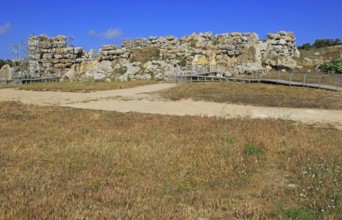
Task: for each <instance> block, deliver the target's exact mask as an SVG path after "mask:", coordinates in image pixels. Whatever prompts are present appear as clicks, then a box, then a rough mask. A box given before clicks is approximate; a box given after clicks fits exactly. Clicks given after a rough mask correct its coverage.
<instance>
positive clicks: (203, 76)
mask: <svg viewBox="0 0 342 220" xmlns="http://www.w3.org/2000/svg"><path fill="white" fill-rule="evenodd" d="M261 76H262V75H261V74H258V75H257V76H253V75H251V76H250V77H233V76H230V77H229V76H227V77H225V76H217V73H215V72H200V73H190V74H184V75H177V77H176V82H244V83H265V84H277V85H285V86H298V87H307V88H314V89H325V90H331V91H342V88H341V86H340V79H339V76H338V77H335V78H332V80H333V81H334V83H333V84H334V85H328V84H324V83H321V79H322V78H321V76H319V75H318V77H317V78H318V80H317V81H318V82H319V83H312V82H308V81H307V80H306V75H305V74H303V77H302V78H303V81H295V80H292V75H291V74H289V76H290V77H289V80H286V79H281V77H280V75H279V74H278V77H275V78H271V77H269V76H267V75H265V76H263V77H261Z"/></svg>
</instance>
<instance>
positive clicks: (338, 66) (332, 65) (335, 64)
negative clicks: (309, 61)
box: [319, 58, 342, 74]
mask: <svg viewBox="0 0 342 220" xmlns="http://www.w3.org/2000/svg"><path fill="white" fill-rule="evenodd" d="M319 68H320V69H321V70H322V71H324V72H327V73H338V74H342V58H341V59H338V60H333V61H331V62H327V63H324V64H322V65H320V66H319Z"/></svg>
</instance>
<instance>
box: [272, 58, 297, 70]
mask: <svg viewBox="0 0 342 220" xmlns="http://www.w3.org/2000/svg"><path fill="white" fill-rule="evenodd" d="M277 68H279V69H282V68H283V69H291V70H293V69H296V68H297V62H296V61H295V60H294V59H292V57H289V56H286V57H280V58H278V59H277Z"/></svg>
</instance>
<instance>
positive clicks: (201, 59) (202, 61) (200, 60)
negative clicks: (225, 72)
mask: <svg viewBox="0 0 342 220" xmlns="http://www.w3.org/2000/svg"><path fill="white" fill-rule="evenodd" d="M192 64H193V65H208V64H209V60H208V58H207V56H205V55H202V54H196V55H195V57H194V59H193V60H192Z"/></svg>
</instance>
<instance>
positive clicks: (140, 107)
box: [0, 84, 342, 128]
mask: <svg viewBox="0 0 342 220" xmlns="http://www.w3.org/2000/svg"><path fill="white" fill-rule="evenodd" d="M173 86H175V84H154V85H147V86H142V87H136V88H131V89H119V90H109V91H99V92H92V93H68V92H35V91H23V90H16V89H1V90H0V101H21V102H23V103H25V104H35V105H57V106H67V107H73V108H84V109H97V110H108V111H118V112H131V111H133V112H142V113H152V114H167V115H202V116H219V117H226V118H233V117H250V118H281V119H291V120H294V121H299V122H304V123H323V124H331V125H334V126H336V127H338V128H342V111H341V110H319V109H298V108H277V107H257V106H249V105H235V104H225V103H214V102H203V101H192V100H181V101H166V100H159V99H158V98H156V97H154V96H152V95H148V94H144V93H150V92H155V91H159V90H162V89H167V88H171V87H173Z"/></svg>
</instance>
